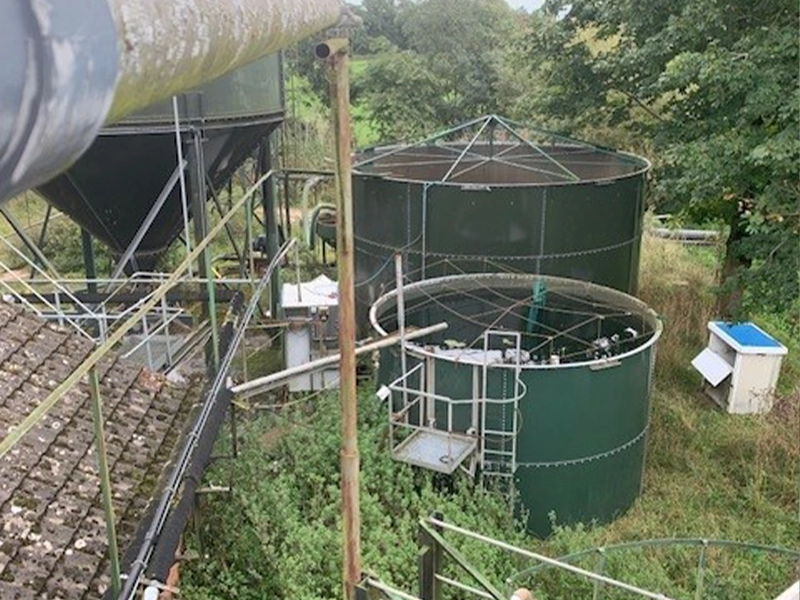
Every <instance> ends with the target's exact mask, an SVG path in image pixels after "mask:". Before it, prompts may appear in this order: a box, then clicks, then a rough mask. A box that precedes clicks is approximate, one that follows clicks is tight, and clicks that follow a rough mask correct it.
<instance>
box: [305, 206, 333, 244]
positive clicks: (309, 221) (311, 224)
mask: <svg viewBox="0 0 800 600" xmlns="http://www.w3.org/2000/svg"><path fill="white" fill-rule="evenodd" d="M323 210H328V211H331V212H333V213H334V214H335V213H336V205H335V204H331V203H330V202H320V203H319V204H317V205H316V206H315V207H314V208H312V209H311V213H310V214H309V215H307V216H305V217H304V220H305V221H306V224H305V230H306V232H305V234H306V240H305V241H306V246H308V247H309V248H313V247H314V243H315V241H316V237H317V234H316V232H315V231H314V228H315V226H316V224H317V220H318V219H319V214H320V213H321V212H322V211H323Z"/></svg>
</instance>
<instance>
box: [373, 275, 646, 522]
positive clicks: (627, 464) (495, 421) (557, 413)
mask: <svg viewBox="0 0 800 600" xmlns="http://www.w3.org/2000/svg"><path fill="white" fill-rule="evenodd" d="M403 297H404V303H405V322H406V326H417V327H423V326H429V325H432V324H435V323H439V322H442V321H444V322H447V323H448V329H447V330H445V331H444V332H442V333H439V334H436V335H432V336H429V337H427V338H424V339H422V340H418V341H414V342H413V343H412V342H408V343H406V346H405V348H406V357H407V366H406V368H407V373H409V372H411V371H412V370H414V369H415V368H417V369H418V370H417V371H414V372H413V373H412V375H411V376H408V377H407V378H406V379H404V380H402V381H405V384H406V387H412V388H414V390H417V388H419V390H420V397H426V398H428V397H430V398H432V397H433V396H431V394H434V395H435V396H436V397H437V398H438V399H437V400H436V401H435V402H433V406H430V405H428V406H427V407H426V408H419V410H417V408H418V407H415V410H412V411H409V418H410V419H412V420H415V419H416V420H417V421H418V424H419V425H420V427H423V428H424V427H427V426H429V425H430V419H433V420H434V421H435V424H434V425H433V426H434V427H435V428H436V429H438V430H440V431H447V432H448V433H456V434H461V435H467V436H474V437H475V439H476V440H477V442H478V443H477V450H476V452H477V453H478V454H479V456H478V458H477V463H476V464H477V468H478V469H479V470H481V471H482V477H484V479H486V478H487V477H490V478H491V477H495V478H496V476H497V475H507V476H508V478H509V479H511V480H513V487H514V490H515V493H516V497H517V500H518V502H517V508H518V509H519V511H520V514H522V515H525V517H526V519H527V521H526V522H527V527H528V529H529V531H531V532H533V533H535V534H537V535H542V536H544V535H547V534H549V533H550V532H551V527H552V524H553V522H555V523H557V524H572V523H576V522H591V521H598V522H605V521H609V520H611V519H613V518H615V517H616V516H618V515H620V514H621V513H623V512H624V511H625V510H626V509H627V508H628V507H630V505H631V504H632V503H633V501H634V500H635V499H636V497H637V496H638V494H639V493H640V491H641V485H642V475H643V472H644V457H645V446H646V441H647V430H648V425H649V414H650V390H651V385H652V374H653V364H654V360H655V343H656V340H657V339H658V337H659V335H660V332H661V324H660V321H659V320H658V318H657V317H656V314H655V313H654V312H653V311H652V310H651V309H649V308H648V307H647V306H646V305H645V304H643V303H642V302H640V301H639V300H637V299H636V298H633V297H631V296H629V295H627V294H624V293H622V292H619V291H617V290H613V289H610V288H607V287H604V286H599V285H596V284H592V283H588V282H581V281H575V280H568V279H563V278H556V277H547V276H534V275H515V274H508V273H505V274H473V275H460V276H450V277H442V278H437V279H431V280H427V281H422V282H417V283H413V284H410V285H407V286H404V287H403ZM370 320H371V323H372V325H373V327H374V328H375V330H376V331H378V333H386V332H390V331H395V330H396V329H397V326H398V320H397V293H396V291H392V292H390V293H388V294H386V295H384V296H382V297H381V298H380V299H379V300H378V301H377V302H376V303H375V304H374V305H373V307H372V309H371V311H370ZM487 332H490V333H489V334H488V339H487ZM517 357H519V359H518V360H519V362H517ZM420 365H421V366H420ZM401 377H403V373H402V371H401V361H400V360H399V350H398V349H394V350H391V351H387V352H384V354H383V355H382V357H381V371H380V375H379V378H380V382H381V383H382V384H385V385H389V386H390V388H391V384H392V382H397V381H398V378H401ZM392 389H393V388H392ZM411 396H413V397H416V396H415V395H414V394H411ZM394 398H395V400H397V397H394ZM443 398H448V399H450V400H451V401H452V404H451V405H450V408H451V410H450V411H448V410H447V407H448V402H447V401H446V400H443ZM429 402H432V401H429ZM484 405H485V406H484ZM497 432H505V433H504V434H500V433H497ZM480 453H483V455H482V456H480Z"/></svg>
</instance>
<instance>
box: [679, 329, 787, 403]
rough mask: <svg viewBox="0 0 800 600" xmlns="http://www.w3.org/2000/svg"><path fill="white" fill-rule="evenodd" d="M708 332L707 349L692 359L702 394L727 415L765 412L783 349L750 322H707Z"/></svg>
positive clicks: (784, 349)
mask: <svg viewBox="0 0 800 600" xmlns="http://www.w3.org/2000/svg"><path fill="white" fill-rule="evenodd" d="M708 330H709V333H710V335H709V339H708V347H707V348H706V349H705V350H703V351H702V352H701V353H700V354H698V355H697V356H696V357H695V358H694V360H692V366H694V368H695V369H697V370H698V371H699V372H700V373H701V375H703V379H704V382H703V389H704V390H705V392H706V394H708V395H709V396H710V397H711V398H712V399H713V400H714V401H715V402H717V404H719V405H720V406H721V407H722V408H724V409H725V410H727V411H728V412H729V413H736V414H749V413H766V412H769V411H770V410H771V409H772V403H773V400H774V397H775V386H776V384H777V382H778V375H779V374H780V371H781V361H782V360H783V357H784V356H785V355H786V353H787V349H786V346H784V345H783V344H781V343H780V342H779V341H777V340H776V339H775V338H773V337H772V336H771V335H769V334H768V333H767V332H765V331H764V330H763V329H761V328H760V327H759V326H758V325H755V324H754V323H749V322H746V323H726V322H724V321H711V322H710V323H709V324H708Z"/></svg>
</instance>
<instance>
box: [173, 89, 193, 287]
mask: <svg viewBox="0 0 800 600" xmlns="http://www.w3.org/2000/svg"><path fill="white" fill-rule="evenodd" d="M172 115H173V118H174V120H175V149H176V152H177V154H178V164H179V165H182V164H183V162H184V161H183V139H182V138H181V124H180V114H179V112H178V98H177V96H173V97H172ZM180 183H181V208H182V209H183V210H182V213H183V237H184V238H185V240H184V241H185V243H186V254H187V255H188V254H189V253H190V252H191V251H192V248H191V241H190V240H191V236H190V235H189V203H188V201H187V199H186V176H185V174H184V172H183V169H181V171H180ZM188 271H189V277H191V276H192V265H191V263H190V264H189V265H188Z"/></svg>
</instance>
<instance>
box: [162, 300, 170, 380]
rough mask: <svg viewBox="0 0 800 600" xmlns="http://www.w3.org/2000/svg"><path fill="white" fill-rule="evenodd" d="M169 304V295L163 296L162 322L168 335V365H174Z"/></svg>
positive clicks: (165, 333)
mask: <svg viewBox="0 0 800 600" xmlns="http://www.w3.org/2000/svg"><path fill="white" fill-rule="evenodd" d="M167 309H168V306H167V297H166V296H164V297H163V298H161V322H162V323H163V324H164V335H165V336H166V338H165V340H166V343H167V366H170V367H171V366H172V344H171V343H170V339H171V338H172V336H171V334H170V332H169V324H168V323H167V319H168V318H169V314H168V310H167Z"/></svg>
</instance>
